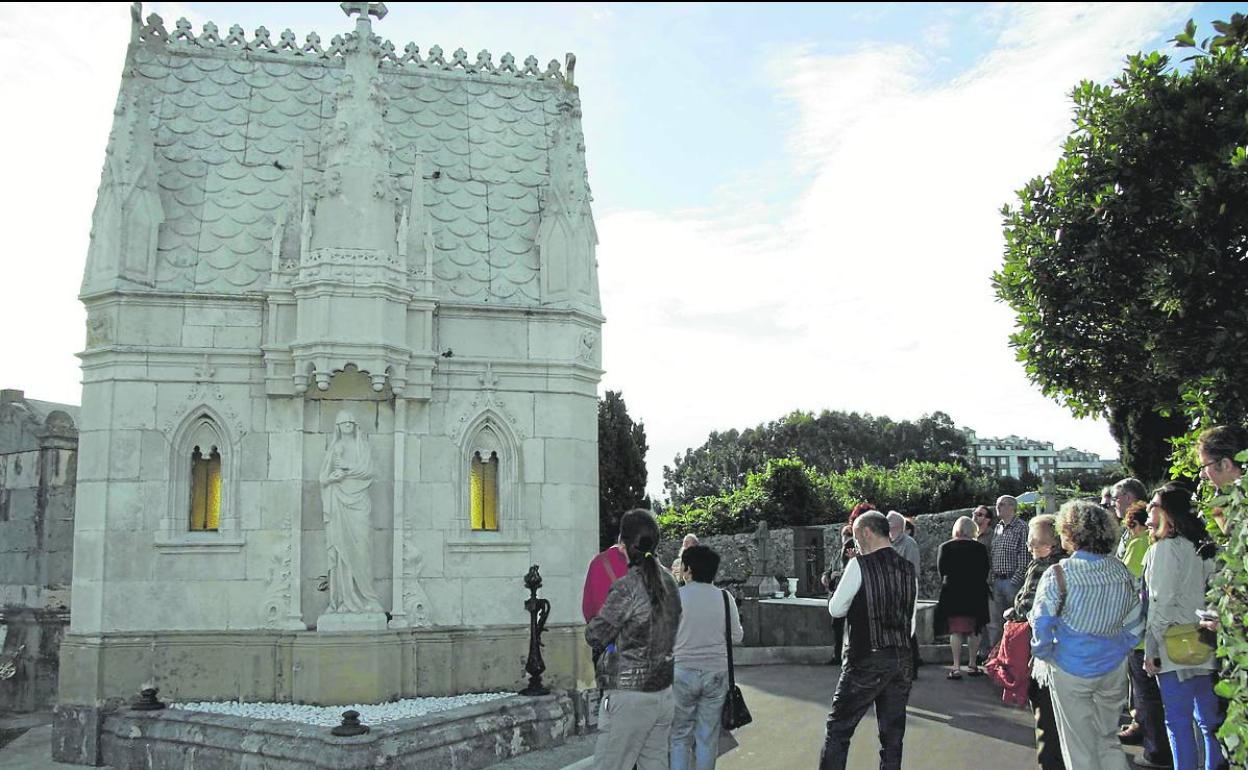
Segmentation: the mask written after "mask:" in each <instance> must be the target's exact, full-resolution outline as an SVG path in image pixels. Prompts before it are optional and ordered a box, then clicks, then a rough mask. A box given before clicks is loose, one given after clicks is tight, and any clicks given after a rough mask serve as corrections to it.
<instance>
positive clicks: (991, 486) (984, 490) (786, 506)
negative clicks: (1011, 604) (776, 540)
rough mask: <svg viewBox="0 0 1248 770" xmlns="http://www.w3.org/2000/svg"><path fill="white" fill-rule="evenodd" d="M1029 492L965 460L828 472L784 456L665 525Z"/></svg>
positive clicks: (737, 524)
mask: <svg viewBox="0 0 1248 770" xmlns="http://www.w3.org/2000/svg"><path fill="white" fill-rule="evenodd" d="M1023 491H1024V489H1023V484H1022V482H1020V481H1018V480H1017V479H1013V478H1009V477H998V476H992V475H989V474H988V473H986V472H981V471H974V470H971V469H969V468H967V467H966V466H964V465H960V464H957V463H931V462H917V461H911V462H904V463H901V464H900V465H898V466H897V467H895V468H882V467H880V466H877V465H863V466H860V467H857V468H851V469H850V470H847V471H844V472H843V473H835V472H834V473H829V474H826V475H823V474H820V473H819V472H818V471H816V470H814V469H812V468H809V467H807V466H806V465H805V464H804V463H803V462H802V461H801V460H798V459H796V458H780V459H772V460H769V461H768V462H767V464H766V466H764V468H763V469H762V470H761V471H758V472H756V473H751V474H749V475H748V476H747V477H746V483H745V486H743V487H742V488H740V489H737V490H734V491H732V492H729V493H726V494H722V495H716V496H713V497H700V498H697V499H695V500H694V501H693V502H692V503H690V504H688V505H685V506H678V507H674V508H669V509H668V510H666V511H664V512H663V513H661V514H660V515H659V525H660V526H661V527H662V528H663V534H664V536H665V537H679V536H681V535H684V534H685V533H686V532H696V533H698V534H699V535H728V534H735V533H738V532H752V531H753V530H754V529H755V528H756V527H757V526H758V524H759V522H762V521H765V522H767V525H768V526H769V527H773V528H774V527H789V526H801V525H809V524H833V523H836V522H841V521H845V520H846V519H847V518H848V516H849V512H850V511H852V510H853V508H854V506H855V505H857V504H858V503H860V502H862V501H864V500H865V501H869V502H872V503H875V505H876V506H877V507H878V508H880V509H881V510H885V511H887V510H890V509H894V510H898V511H902V512H903V513H908V514H917V513H931V512H934V511H947V510H952V509H954V508H967V507H971V506H974V505H979V504H980V503H987V504H991V503H992V501H993V500H995V499H996V498H997V497H998V496H999V495H1003V494H1012V495H1017V494H1019V493H1021V492H1023Z"/></svg>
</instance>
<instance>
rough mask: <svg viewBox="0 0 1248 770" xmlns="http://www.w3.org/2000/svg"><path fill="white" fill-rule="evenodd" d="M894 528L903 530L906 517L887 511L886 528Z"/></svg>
mask: <svg viewBox="0 0 1248 770" xmlns="http://www.w3.org/2000/svg"><path fill="white" fill-rule="evenodd" d="M895 527H901V528H902V529H905V528H906V517H905V516H902V515H901V514H900V513H898V512H897V511H889V512H888V528H889V529H893V528H895Z"/></svg>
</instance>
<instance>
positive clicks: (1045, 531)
mask: <svg viewBox="0 0 1248 770" xmlns="http://www.w3.org/2000/svg"><path fill="white" fill-rule="evenodd" d="M1027 530H1028V532H1029V533H1030V534H1033V535H1040V536H1042V537H1044V538H1046V539H1048V541H1049V542H1050V543H1052V544H1053V545H1061V544H1062V539H1061V537H1060V536H1059V535H1058V534H1057V517H1056V516H1054V515H1053V514H1051V513H1042V514H1040V515H1039V516H1036V517H1034V518H1033V519H1032V520H1031V521H1029V522H1027Z"/></svg>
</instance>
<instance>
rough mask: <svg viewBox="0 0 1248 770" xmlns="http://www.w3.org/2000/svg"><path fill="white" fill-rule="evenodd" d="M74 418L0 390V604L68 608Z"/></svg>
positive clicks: (63, 409)
mask: <svg viewBox="0 0 1248 770" xmlns="http://www.w3.org/2000/svg"><path fill="white" fill-rule="evenodd" d="M76 413H77V407H73V406H66V405H63V404H52V403H48V402H46V401H34V400H29V399H27V398H26V397H25V394H24V393H22V391H20V390H4V391H0V606H4V607H67V606H69V593H68V592H69V586H70V582H71V577H72V575H71V572H72V569H73V561H74V558H73V547H74V482H75V479H76V473H77V455H78V451H77V450H78V431H77V428H76V426H75V424H74V415H76Z"/></svg>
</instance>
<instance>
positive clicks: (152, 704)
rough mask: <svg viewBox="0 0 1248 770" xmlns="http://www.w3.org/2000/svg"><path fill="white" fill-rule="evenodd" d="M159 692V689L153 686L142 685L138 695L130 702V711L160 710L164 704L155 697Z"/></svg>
mask: <svg viewBox="0 0 1248 770" xmlns="http://www.w3.org/2000/svg"><path fill="white" fill-rule="evenodd" d="M159 692H160V690H158V689H156V688H155V687H144V688H143V689H142V690H139V697H138V698H136V699H135V700H134V701H133V702H132V703H131V704H130V709H131V710H132V711H160V710H161V709H163V708H164V707H165V704H164V703H161V702H160V700H159V699H158V698H157V697H156V695H157V693H159Z"/></svg>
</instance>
